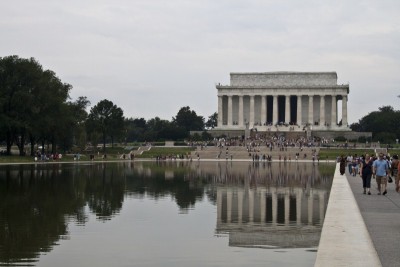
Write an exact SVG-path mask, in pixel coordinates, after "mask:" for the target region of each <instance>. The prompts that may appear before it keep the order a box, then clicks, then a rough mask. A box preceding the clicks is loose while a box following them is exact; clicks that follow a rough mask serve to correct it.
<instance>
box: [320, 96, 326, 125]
mask: <svg viewBox="0 0 400 267" xmlns="http://www.w3.org/2000/svg"><path fill="white" fill-rule="evenodd" d="M320 99H321V101H320V105H319V125H320V126H325V96H324V95H321V98H320Z"/></svg>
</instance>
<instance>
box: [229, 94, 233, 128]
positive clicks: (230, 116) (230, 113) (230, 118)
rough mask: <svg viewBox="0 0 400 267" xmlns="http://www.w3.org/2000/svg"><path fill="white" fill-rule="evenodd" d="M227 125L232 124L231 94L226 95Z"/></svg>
mask: <svg viewBox="0 0 400 267" xmlns="http://www.w3.org/2000/svg"><path fill="white" fill-rule="evenodd" d="M228 125H229V126H232V125H233V110H232V96H231V95H230V96H228Z"/></svg>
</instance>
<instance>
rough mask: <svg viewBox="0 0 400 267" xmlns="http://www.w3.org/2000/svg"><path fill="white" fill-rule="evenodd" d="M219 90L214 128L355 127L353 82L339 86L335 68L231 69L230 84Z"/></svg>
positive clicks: (340, 128)
mask: <svg viewBox="0 0 400 267" xmlns="http://www.w3.org/2000/svg"><path fill="white" fill-rule="evenodd" d="M216 88H217V90H218V126H217V128H215V130H219V131H224V130H225V131H227V130H228V131H229V130H233V131H235V130H245V129H255V130H257V131H258V132H269V131H271V132H274V131H279V132H290V131H292V132H304V131H305V130H312V131H335V132H336V131H339V132H343V131H351V130H350V128H349V127H348V121H347V99H348V94H349V85H348V84H337V74H336V72H264V73H231V74H230V85H221V84H218V85H216ZM339 102H341V105H338V103H339ZM338 107H340V110H338ZM339 115H340V116H339Z"/></svg>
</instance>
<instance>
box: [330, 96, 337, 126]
mask: <svg viewBox="0 0 400 267" xmlns="http://www.w3.org/2000/svg"><path fill="white" fill-rule="evenodd" d="M336 124H337V118H336V96H335V95H333V96H332V112H331V126H332V127H336Z"/></svg>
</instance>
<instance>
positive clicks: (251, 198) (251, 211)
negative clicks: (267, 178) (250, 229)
mask: <svg viewBox="0 0 400 267" xmlns="http://www.w3.org/2000/svg"><path fill="white" fill-rule="evenodd" d="M248 192H249V193H248V194H249V223H253V222H254V190H252V189H250V190H249V191H248Z"/></svg>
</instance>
